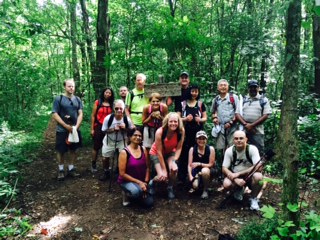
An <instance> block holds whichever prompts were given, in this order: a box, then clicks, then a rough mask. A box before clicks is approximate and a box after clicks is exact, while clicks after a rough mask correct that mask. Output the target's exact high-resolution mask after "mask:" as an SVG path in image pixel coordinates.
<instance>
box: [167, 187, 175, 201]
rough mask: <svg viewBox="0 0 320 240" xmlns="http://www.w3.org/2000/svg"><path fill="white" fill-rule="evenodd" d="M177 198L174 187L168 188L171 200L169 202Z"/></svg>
mask: <svg viewBox="0 0 320 240" xmlns="http://www.w3.org/2000/svg"><path fill="white" fill-rule="evenodd" d="M175 197H176V196H175V195H174V193H173V187H172V186H171V187H168V198H169V200H172V199H174V198H175Z"/></svg>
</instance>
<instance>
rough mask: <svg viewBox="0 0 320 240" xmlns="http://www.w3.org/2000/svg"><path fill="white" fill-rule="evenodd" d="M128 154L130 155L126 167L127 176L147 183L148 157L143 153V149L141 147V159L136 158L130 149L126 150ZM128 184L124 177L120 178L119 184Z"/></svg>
mask: <svg viewBox="0 0 320 240" xmlns="http://www.w3.org/2000/svg"><path fill="white" fill-rule="evenodd" d="M125 150H126V152H127V154H129V158H128V161H127V165H126V174H128V175H130V176H131V177H133V178H136V179H139V180H140V181H143V182H144V181H145V178H146V171H147V164H146V162H147V161H146V156H145V154H144V152H143V148H142V147H141V156H140V157H139V158H135V157H134V156H133V155H132V154H131V153H130V151H129V149H127V148H126V149H125ZM124 182H126V181H125V180H124V179H123V177H121V176H119V177H118V183H119V184H122V183H124Z"/></svg>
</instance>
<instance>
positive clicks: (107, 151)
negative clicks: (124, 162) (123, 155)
mask: <svg viewBox="0 0 320 240" xmlns="http://www.w3.org/2000/svg"><path fill="white" fill-rule="evenodd" d="M105 138H107V136H106V137H105ZM125 141H126V140H125ZM125 141H123V140H120V141H117V142H114V141H112V140H111V139H108V144H107V140H106V139H104V140H103V146H102V156H103V157H106V158H110V157H113V156H114V154H115V150H116V149H118V150H119V151H121V150H122V149H123V148H124V147H125V146H126V145H125V144H124V143H125Z"/></svg>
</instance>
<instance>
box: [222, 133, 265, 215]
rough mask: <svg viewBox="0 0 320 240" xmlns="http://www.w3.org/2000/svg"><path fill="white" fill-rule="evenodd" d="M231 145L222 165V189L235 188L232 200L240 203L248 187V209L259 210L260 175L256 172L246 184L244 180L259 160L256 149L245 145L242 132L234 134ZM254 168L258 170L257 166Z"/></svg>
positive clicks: (244, 137)
mask: <svg viewBox="0 0 320 240" xmlns="http://www.w3.org/2000/svg"><path fill="white" fill-rule="evenodd" d="M233 143H234V145H233V146H231V147H229V148H228V149H227V150H226V152H225V155H224V159H223V163H222V172H223V174H224V175H225V178H224V180H223V187H224V189H226V190H227V191H228V190H232V189H234V188H237V189H238V191H236V192H235V193H234V198H235V199H237V200H239V201H241V200H242V199H243V192H244V189H245V187H246V186H248V187H249V188H250V189H251V198H250V209H251V210H260V207H259V204H258V199H257V196H258V194H259V192H260V190H261V188H262V184H260V181H261V180H262V179H263V176H262V173H261V172H260V171H259V170H258V171H256V172H255V173H254V174H253V175H252V177H251V179H249V180H248V182H246V181H245V180H244V179H245V177H246V176H247V175H248V173H250V172H251V170H252V169H253V168H254V166H255V164H257V163H258V162H259V160H260V154H259V151H258V148H257V147H255V146H254V145H249V144H247V137H246V134H245V132H243V131H236V132H235V133H234V135H233ZM256 167H257V168H258V169H259V166H256Z"/></svg>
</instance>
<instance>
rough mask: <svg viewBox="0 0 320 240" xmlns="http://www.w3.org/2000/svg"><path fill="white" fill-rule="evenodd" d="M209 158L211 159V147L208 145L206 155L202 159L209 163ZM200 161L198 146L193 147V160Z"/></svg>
mask: <svg viewBox="0 0 320 240" xmlns="http://www.w3.org/2000/svg"><path fill="white" fill-rule="evenodd" d="M209 157H210V146H209V145H206V148H205V150H204V155H203V157H202V159H205V160H206V159H208V162H209ZM195 159H196V160H199V153H198V145H197V144H196V145H194V147H193V160H195Z"/></svg>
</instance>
